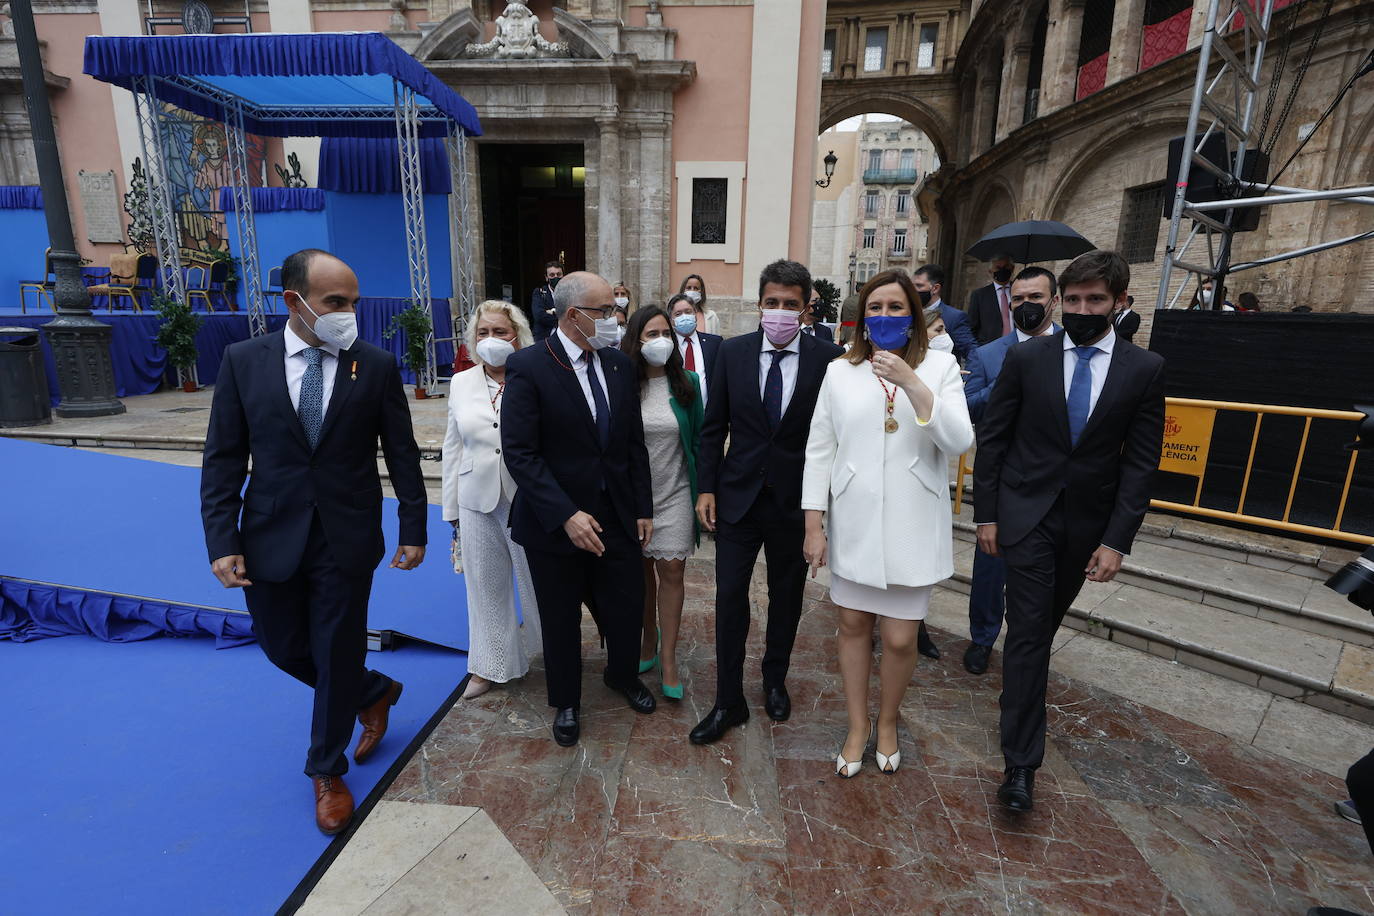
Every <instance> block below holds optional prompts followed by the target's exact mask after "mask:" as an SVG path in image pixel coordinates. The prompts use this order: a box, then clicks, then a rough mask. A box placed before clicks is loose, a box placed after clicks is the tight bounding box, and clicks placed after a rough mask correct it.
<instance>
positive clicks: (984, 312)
mask: <svg viewBox="0 0 1374 916" xmlns="http://www.w3.org/2000/svg"><path fill="white" fill-rule="evenodd" d="M1014 266H1015V264H1014V262H1013V261H1012V259H1011V255H1009V254H999V255H997V256H996V257H994V258H993V259H992V261H991V262H989V264H988V276H989V277H991V278H992V282H991V283H989V284H988V285H987V286H980V287H978V288H977V289H975V290H974V291H973V294H972V295H971V296H969V297H968V326H969V330H970V331H972V332H973V336H974V337H975V338H977V340H978V343H980V344H985V343H988V342H990V341H994V340H997V339H998V338H999V337H1005V336H1006V335H1007V334H1010V333H1011V329H1012V321H1011V271H1012V268H1013V267H1014Z"/></svg>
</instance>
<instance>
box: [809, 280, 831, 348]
mask: <svg viewBox="0 0 1374 916" xmlns="http://www.w3.org/2000/svg"><path fill="white" fill-rule="evenodd" d="M820 307H821V294H820V293H817V292H813V293H812V294H811V301H810V302H808V303H807V304H806V311H805V312H804V313H803V314H802V333H803V334H810V335H811V336H812V337H815V338H817V339H818V340H824V341H828V342H829V343H834V342H835V334H834V333H833V332H832V331H831V330H830V328H828V327H826V326H825V325H824V324H822V323H821V322H820V321H818V320H817V319H816V316H817V314H819V310H820Z"/></svg>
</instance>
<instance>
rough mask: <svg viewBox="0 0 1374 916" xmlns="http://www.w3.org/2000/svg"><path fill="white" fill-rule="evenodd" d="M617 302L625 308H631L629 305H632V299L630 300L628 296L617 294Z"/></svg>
mask: <svg viewBox="0 0 1374 916" xmlns="http://www.w3.org/2000/svg"><path fill="white" fill-rule="evenodd" d="M615 304H616V305H618V306H620V307H621V308H623V309H624V308H629V307H630V300H629V298H628V297H626V296H616V297H615Z"/></svg>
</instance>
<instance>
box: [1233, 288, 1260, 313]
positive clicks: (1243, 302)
mask: <svg viewBox="0 0 1374 916" xmlns="http://www.w3.org/2000/svg"><path fill="white" fill-rule="evenodd" d="M1236 309H1237V310H1238V311H1241V312H1258V311H1260V302H1259V296H1256V295H1255V294H1254V293H1252V292H1249V291H1246V292H1243V293H1241V294H1240V295H1239V296H1237V297H1236Z"/></svg>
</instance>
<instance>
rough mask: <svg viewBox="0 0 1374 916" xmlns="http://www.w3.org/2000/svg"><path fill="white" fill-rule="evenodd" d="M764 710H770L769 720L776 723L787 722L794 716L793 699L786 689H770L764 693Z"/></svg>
mask: <svg viewBox="0 0 1374 916" xmlns="http://www.w3.org/2000/svg"><path fill="white" fill-rule="evenodd" d="M763 708H764V709H766V710H768V718H770V719H772V720H773V721H774V722H786V721H787V717H788V716H790V715H792V698H791V697H789V696H788V695H787V688H786V687H769V688H766V689H765V690H764V691H763Z"/></svg>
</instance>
